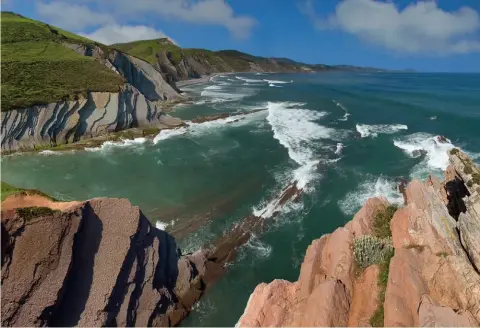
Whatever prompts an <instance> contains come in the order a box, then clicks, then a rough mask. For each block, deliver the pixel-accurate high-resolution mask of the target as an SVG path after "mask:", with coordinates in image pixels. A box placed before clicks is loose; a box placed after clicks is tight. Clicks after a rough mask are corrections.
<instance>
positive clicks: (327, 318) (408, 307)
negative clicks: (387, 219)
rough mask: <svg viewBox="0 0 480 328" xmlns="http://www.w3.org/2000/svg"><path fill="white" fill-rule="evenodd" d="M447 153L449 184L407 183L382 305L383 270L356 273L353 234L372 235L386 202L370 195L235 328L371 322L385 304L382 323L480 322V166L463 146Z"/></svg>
mask: <svg viewBox="0 0 480 328" xmlns="http://www.w3.org/2000/svg"><path fill="white" fill-rule="evenodd" d="M449 157H450V163H451V166H450V167H449V168H448V169H447V170H446V172H445V181H443V182H441V181H439V180H438V179H437V178H435V177H433V176H430V177H429V178H428V179H427V181H426V182H421V181H419V180H413V181H411V182H410V183H409V184H408V185H407V186H405V190H404V193H405V199H406V203H405V206H403V207H401V208H400V209H398V210H397V211H396V212H395V214H394V216H393V218H392V220H391V223H390V230H391V232H392V240H393V246H394V249H395V254H394V256H393V258H392V259H391V261H390V266H389V275H388V281H387V287H386V291H385V301H384V303H383V304H378V303H377V304H375V303H376V301H377V300H378V299H377V298H376V295H377V293H378V286H376V282H377V277H378V274H379V271H378V270H379V269H378V267H377V266H376V265H372V266H369V267H367V268H366V269H365V270H364V271H363V275H362V276H361V277H357V276H355V275H354V273H353V270H352V268H353V266H354V263H353V262H354V259H353V257H352V250H351V245H352V241H353V238H355V237H359V236H362V235H364V234H371V233H372V225H371V223H372V218H373V217H374V216H375V213H376V210H381V209H383V208H384V207H385V206H387V205H388V204H387V203H386V202H385V201H384V200H381V199H369V200H368V201H367V203H366V204H365V205H364V206H363V207H362V209H361V210H360V211H359V212H358V213H357V214H356V215H355V217H354V218H353V219H352V221H350V222H349V223H347V224H346V225H345V227H344V228H339V229H337V230H335V231H334V232H333V233H332V234H329V235H324V236H322V237H321V238H320V239H318V240H314V241H313V242H312V244H311V245H310V246H309V248H308V249H307V252H306V255H305V258H304V262H303V264H302V266H301V269H300V276H299V279H298V281H296V282H288V281H284V280H274V281H273V282H271V283H269V284H265V283H263V284H260V285H259V286H257V288H255V290H254V291H253V293H252V295H251V296H250V300H249V302H248V305H247V307H246V309H245V311H244V313H243V315H242V316H241V318H240V320H239V322H238V324H237V325H238V326H251V327H252V326H253V327H259V326H314V325H322V326H333V325H339V326H345V325H348V326H369V325H370V318H371V317H372V315H373V313H374V312H375V310H376V309H377V306H381V307H383V311H384V326H426V327H442V326H443V327H455V326H478V325H479V323H480V275H479V270H478V268H479V259H480V256H479V254H480V252H479V249H480V247H479V245H480V244H479V243H480V230H479V229H480V216H479V215H478V213H480V197H479V196H478V185H477V184H476V183H475V182H474V181H472V182H470V183H468V181H471V180H472V176H473V174H472V173H475V172H477V173H479V172H480V171H479V169H478V167H476V166H475V165H474V164H473V162H472V161H471V160H470V159H469V158H468V156H467V155H466V154H464V153H463V152H461V151H453V152H452V153H450V154H449ZM466 166H470V167H472V170H470V169H467V171H466V172H467V173H465V167H466ZM326 283H328V286H326V285H325V284H326ZM318 290H321V291H322V295H321V296H320V295H319V292H318ZM333 290H334V291H335V292H334V293H332V291H333ZM313 300H314V301H313ZM332 304H334V305H335V306H332ZM372 304H373V306H372ZM345 320H347V321H345Z"/></svg>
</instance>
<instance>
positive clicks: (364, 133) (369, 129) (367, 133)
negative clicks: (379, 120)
mask: <svg viewBox="0 0 480 328" xmlns="http://www.w3.org/2000/svg"><path fill="white" fill-rule="evenodd" d="M356 128H357V131H358V133H360V136H361V137H362V138H366V137H373V138H375V137H377V136H378V135H379V134H393V133H396V132H398V131H401V130H408V126H406V125H404V124H377V125H367V124H357V125H356Z"/></svg>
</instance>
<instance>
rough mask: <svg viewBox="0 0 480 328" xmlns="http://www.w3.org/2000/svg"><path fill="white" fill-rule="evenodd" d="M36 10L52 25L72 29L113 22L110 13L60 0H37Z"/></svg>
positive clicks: (77, 29) (76, 29)
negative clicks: (40, 0)
mask: <svg viewBox="0 0 480 328" xmlns="http://www.w3.org/2000/svg"><path fill="white" fill-rule="evenodd" d="M37 12H38V13H39V14H40V16H42V17H43V18H45V19H46V20H48V22H49V23H51V24H52V25H56V26H59V27H61V28H64V29H68V30H73V31H80V30H82V29H84V28H86V27H90V26H100V25H104V24H111V23H114V19H113V17H112V16H111V15H110V14H103V13H97V12H94V11H92V10H91V9H90V8H88V7H87V6H81V5H77V4H70V3H66V2H60V1H54V2H50V3H44V2H37Z"/></svg>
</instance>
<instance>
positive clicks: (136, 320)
mask: <svg viewBox="0 0 480 328" xmlns="http://www.w3.org/2000/svg"><path fill="white" fill-rule="evenodd" d="M215 265H216V264H215V263H210V260H209V259H207V257H206V256H205V255H204V254H203V253H202V251H198V252H196V253H194V254H190V255H184V256H181V255H180V252H179V250H178V248H177V245H176V243H175V240H174V238H173V237H172V236H170V235H169V234H168V233H166V232H164V231H161V230H158V229H156V228H155V227H154V226H152V225H151V223H150V222H149V221H148V219H147V218H146V217H145V216H144V215H143V213H142V212H141V211H140V210H139V209H138V207H134V206H132V205H131V204H130V203H129V202H128V200H125V199H108V198H98V199H92V200H89V201H85V202H82V203H79V204H74V205H73V206H68V208H67V209H65V210H64V211H63V212H62V211H59V210H57V211H54V212H52V213H51V214H48V213H47V214H45V215H42V216H40V217H33V218H31V217H24V216H22V215H21V214H19V213H18V211H16V209H15V208H12V207H10V208H9V209H7V210H5V211H3V212H2V325H3V326H52V325H54V326H75V325H80V326H104V325H108V326H110V325H119V326H152V325H153V326H172V325H176V324H178V323H179V321H180V320H181V319H183V318H184V317H185V316H186V315H187V314H188V313H189V312H190V311H191V307H192V305H193V304H194V303H195V302H196V301H198V299H199V298H200V297H201V295H202V294H203V292H204V290H205V288H206V287H208V284H207V282H205V281H204V280H203V277H206V278H208V274H209V273H210V272H209V268H212V267H213V268H215Z"/></svg>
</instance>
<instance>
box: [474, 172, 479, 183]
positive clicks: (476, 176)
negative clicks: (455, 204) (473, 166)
mask: <svg viewBox="0 0 480 328" xmlns="http://www.w3.org/2000/svg"><path fill="white" fill-rule="evenodd" d="M472 181H473V183H476V184H479V185H480V173H478V172H475V173H473V174H472Z"/></svg>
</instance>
